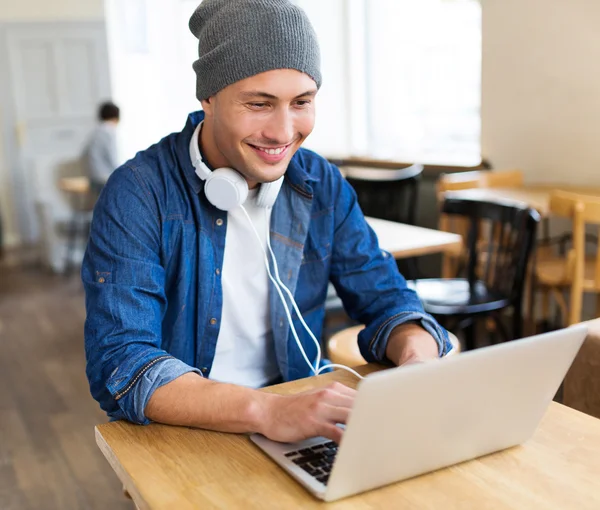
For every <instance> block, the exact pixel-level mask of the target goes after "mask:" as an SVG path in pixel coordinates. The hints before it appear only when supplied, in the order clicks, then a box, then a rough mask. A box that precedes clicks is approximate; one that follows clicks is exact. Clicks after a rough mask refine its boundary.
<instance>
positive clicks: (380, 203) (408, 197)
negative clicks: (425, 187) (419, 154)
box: [344, 165, 423, 225]
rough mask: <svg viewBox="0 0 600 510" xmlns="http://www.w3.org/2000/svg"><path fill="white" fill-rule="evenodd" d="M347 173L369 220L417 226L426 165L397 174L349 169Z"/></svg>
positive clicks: (410, 167) (402, 169)
mask: <svg viewBox="0 0 600 510" xmlns="http://www.w3.org/2000/svg"><path fill="white" fill-rule="evenodd" d="M344 173H345V175H346V180H347V181H348V182H349V183H350V185H351V186H352V187H353V188H354V191H355V192H356V195H357V199H358V203H359V205H360V207H361V209H362V211H363V213H364V214H365V215H366V216H373V217H374V218H381V219H384V220H390V221H396V222H399V223H407V224H409V225H414V224H415V222H416V213H417V205H418V193H419V181H420V179H421V174H422V173H423V166H422V165H412V166H409V167H406V168H401V169H397V170H388V169H381V168H361V167H345V168H344Z"/></svg>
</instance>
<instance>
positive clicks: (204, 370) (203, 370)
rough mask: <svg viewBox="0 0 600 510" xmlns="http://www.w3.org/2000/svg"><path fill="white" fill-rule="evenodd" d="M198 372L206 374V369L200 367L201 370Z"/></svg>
mask: <svg viewBox="0 0 600 510" xmlns="http://www.w3.org/2000/svg"><path fill="white" fill-rule="evenodd" d="M200 372H202V373H203V374H206V372H208V368H206V367H202V368H201V369H200Z"/></svg>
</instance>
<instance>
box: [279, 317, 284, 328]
mask: <svg viewBox="0 0 600 510" xmlns="http://www.w3.org/2000/svg"><path fill="white" fill-rule="evenodd" d="M279 327H280V328H283V319H279Z"/></svg>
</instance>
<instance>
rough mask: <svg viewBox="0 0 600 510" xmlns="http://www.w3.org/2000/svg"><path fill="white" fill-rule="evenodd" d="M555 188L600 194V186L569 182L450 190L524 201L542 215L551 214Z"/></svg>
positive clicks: (478, 197) (468, 195)
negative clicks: (552, 195) (569, 183)
mask: <svg viewBox="0 0 600 510" xmlns="http://www.w3.org/2000/svg"><path fill="white" fill-rule="evenodd" d="M554 190H563V191H568V192H571V193H578V194H581V195H590V196H600V187H594V186H592V187H584V186H571V185H567V184H564V185H563V184H552V185H549V184H548V185H546V184H545V185H530V186H523V187H521V188H473V189H466V190H462V191H449V192H447V193H451V194H452V196H455V197H464V198H471V199H475V200H489V201H495V200H499V201H503V200H506V201H512V202H515V201H516V202H523V203H525V204H527V205H528V206H529V207H532V208H533V209H535V210H537V211H538V212H539V213H540V215H541V216H543V217H548V216H549V214H550V210H549V209H550V195H551V194H552V191H554Z"/></svg>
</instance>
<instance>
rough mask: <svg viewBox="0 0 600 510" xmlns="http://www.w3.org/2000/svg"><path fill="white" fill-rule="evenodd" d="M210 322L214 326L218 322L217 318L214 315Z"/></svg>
mask: <svg viewBox="0 0 600 510" xmlns="http://www.w3.org/2000/svg"><path fill="white" fill-rule="evenodd" d="M210 323H211V324H212V325H213V326H214V325H215V324H216V323H217V319H215V318H214V317H213V318H212V319H211V320H210Z"/></svg>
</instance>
